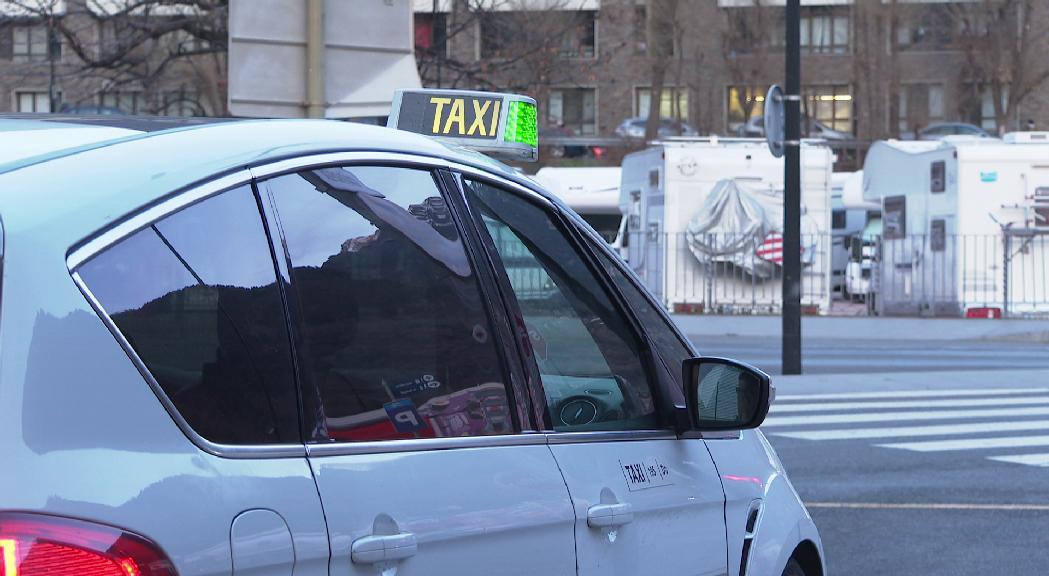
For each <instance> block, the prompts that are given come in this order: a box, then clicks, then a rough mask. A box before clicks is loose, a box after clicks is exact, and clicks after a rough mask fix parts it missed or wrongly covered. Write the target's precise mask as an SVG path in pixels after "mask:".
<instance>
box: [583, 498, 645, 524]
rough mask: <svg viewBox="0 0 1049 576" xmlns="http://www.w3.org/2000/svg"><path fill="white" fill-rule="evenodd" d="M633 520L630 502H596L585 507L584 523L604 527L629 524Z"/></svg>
mask: <svg viewBox="0 0 1049 576" xmlns="http://www.w3.org/2000/svg"><path fill="white" fill-rule="evenodd" d="M633 520H634V512H633V511H632V510H631V507H630V504H627V503H625V502H624V503H620V504H597V505H594V506H591V507H589V508H587V509H586V525H587V526H589V527H591V528H606V527H614V526H622V525H623V524H629V523H630V522H632V521H633Z"/></svg>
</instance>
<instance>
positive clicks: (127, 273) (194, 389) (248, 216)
mask: <svg viewBox="0 0 1049 576" xmlns="http://www.w3.org/2000/svg"><path fill="white" fill-rule="evenodd" d="M78 272H79V274H80V276H81V278H82V279H83V281H84V283H85V284H86V286H87V287H88V289H89V290H90V291H91V292H92V294H94V296H95V297H96V298H97V299H98V301H99V302H100V303H101V305H102V308H103V309H104V310H105V311H106V312H107V313H108V315H109V316H110V318H111V319H112V320H113V322H114V323H115V324H116V326H117V328H118V329H119V330H120V332H121V333H122V334H123V335H124V337H125V338H126V339H127V340H128V342H129V343H130V344H131V346H132V348H134V350H135V352H136V353H137V354H138V356H139V357H140V358H141V359H142V361H143V362H144V363H145V365H146V367H147V368H148V369H149V371H150V373H151V374H152V375H153V377H154V378H155V379H156V380H157V382H158V383H159V384H160V387H161V388H162V389H163V391H164V393H165V394H166V395H167V397H168V398H169V399H170V400H171V402H172V403H173V404H174V406H175V408H176V409H177V410H178V412H179V413H180V414H181V415H182V417H183V418H184V419H185V420H186V422H187V423H188V424H189V425H190V426H191V427H192V428H193V429H194V430H195V431H196V432H197V433H198V434H200V435H201V436H203V437H204V438H206V439H208V440H210V441H213V442H219V443H225V444H270V443H287V442H299V441H300V434H299V422H298V400H297V396H296V392H295V383H294V376H293V372H292V364H291V357H290V348H289V340H288V335H287V331H286V330H287V328H286V323H285V317H284V313H283V306H282V304H281V299H280V293H279V291H278V288H277V285H276V274H275V271H274V267H273V259H272V256H271V253H270V249H269V242H268V240H267V237H266V233H265V230H264V228H263V225H262V218H261V215H260V212H259V209H258V205H257V203H256V200H255V195H254V194H253V193H252V191H251V189H250V188H249V187H242V188H237V189H234V190H231V191H228V192H224V193H222V194H220V195H218V196H215V197H212V198H209V199H207V200H205V201H203V202H200V203H198V204H195V205H193V206H190V207H189V208H186V209H184V210H182V211H180V212H177V213H175V214H173V215H171V216H169V217H167V218H165V219H163V220H160V221H158V222H156V223H154V224H153V225H151V226H149V227H148V228H145V229H143V230H141V231H139V232H137V233H135V234H134V235H132V236H130V237H128V238H126V239H124V240H122V241H121V242H119V243H117V244H115V245H114V246H112V247H110V248H108V249H106V250H105V251H104V252H102V253H101V254H99V255H97V256H95V257H94V258H92V259H91V260H89V261H88V262H87V263H85V264H84V265H83V266H81V267H80V268H79V269H78Z"/></svg>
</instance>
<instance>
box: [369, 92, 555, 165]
mask: <svg viewBox="0 0 1049 576" xmlns="http://www.w3.org/2000/svg"><path fill="white" fill-rule="evenodd" d="M538 120H539V118H538V114H537V108H536V104H535V100H534V99H532V98H529V97H528V96H521V95H519V94H504V93H499V92H476V91H472V90H436V89H424V90H398V91H397V92H396V93H395V94H394V97H393V109H392V111H391V113H390V119H389V121H388V122H387V124H386V125H387V126H388V127H390V128H396V129H398V130H406V131H408V132H415V133H417V134H424V135H426V136H430V137H433V138H437V139H439V140H442V141H445V142H451V143H454V144H458V145H460V146H464V147H466V148H471V149H473V150H477V151H478V152H483V153H485V154H490V155H492V156H499V157H501V158H505V159H508V160H518V161H528V162H534V161H536V160H537V159H538V158H539V137H538Z"/></svg>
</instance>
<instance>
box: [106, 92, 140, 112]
mask: <svg viewBox="0 0 1049 576" xmlns="http://www.w3.org/2000/svg"><path fill="white" fill-rule="evenodd" d="M98 104H99V105H100V106H106V107H108V108H115V109H117V110H120V111H121V112H124V113H125V114H148V113H149V110H148V106H146V96H145V94H143V93H142V92H138V91H129V92H105V93H102V94H99V96H98Z"/></svg>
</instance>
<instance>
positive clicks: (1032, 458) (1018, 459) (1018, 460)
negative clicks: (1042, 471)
mask: <svg viewBox="0 0 1049 576" xmlns="http://www.w3.org/2000/svg"><path fill="white" fill-rule="evenodd" d="M988 460H997V461H999V462H1012V463H1013V464H1027V465H1028V466H1041V467H1043V468H1044V467H1049V454H1017V455H1016V456H991V457H990V458H988Z"/></svg>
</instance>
